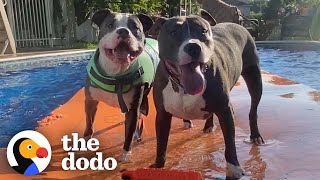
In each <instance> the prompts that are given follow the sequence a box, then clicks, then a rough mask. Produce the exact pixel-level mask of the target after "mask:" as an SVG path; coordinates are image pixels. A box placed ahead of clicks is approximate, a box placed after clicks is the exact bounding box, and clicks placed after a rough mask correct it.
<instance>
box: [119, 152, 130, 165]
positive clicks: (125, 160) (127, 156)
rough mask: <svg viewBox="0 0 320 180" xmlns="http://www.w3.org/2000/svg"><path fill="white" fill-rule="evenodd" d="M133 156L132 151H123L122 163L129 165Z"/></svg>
mask: <svg viewBox="0 0 320 180" xmlns="http://www.w3.org/2000/svg"><path fill="white" fill-rule="evenodd" d="M131 156H132V152H131V151H126V150H123V151H122V155H121V162H122V163H129V162H130V159H131Z"/></svg>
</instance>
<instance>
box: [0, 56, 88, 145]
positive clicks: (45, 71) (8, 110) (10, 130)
mask: <svg viewBox="0 0 320 180" xmlns="http://www.w3.org/2000/svg"><path fill="white" fill-rule="evenodd" d="M54 58H55V57H54ZM87 58H88V54H86V55H81V56H80V55H79V56H78V57H74V56H71V57H62V58H55V59H52V57H51V59H50V60H45V59H41V60H36V61H33V62H30V63H27V62H17V63H10V64H8V63H5V64H1V63H0V147H6V146H7V143H8V142H9V140H10V139H11V137H12V136H13V135H14V134H16V133H17V132H20V131H22V130H26V129H34V128H35V127H36V126H37V121H39V120H41V119H42V118H44V117H45V116H47V115H48V114H50V112H51V111H52V110H54V109H56V108H57V107H58V106H59V105H61V104H64V103H65V102H66V101H67V100H68V99H70V98H71V97H72V96H73V95H74V94H75V93H76V92H77V91H78V90H79V89H80V88H81V87H82V86H83V84H84V80H85V76H86V73H85V66H86V63H87Z"/></svg>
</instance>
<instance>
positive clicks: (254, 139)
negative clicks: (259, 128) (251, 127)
mask: <svg viewBox="0 0 320 180" xmlns="http://www.w3.org/2000/svg"><path fill="white" fill-rule="evenodd" d="M250 141H251V143H253V144H256V145H262V144H264V143H265V142H264V140H263V138H262V136H261V135H260V134H257V135H251V136H250Z"/></svg>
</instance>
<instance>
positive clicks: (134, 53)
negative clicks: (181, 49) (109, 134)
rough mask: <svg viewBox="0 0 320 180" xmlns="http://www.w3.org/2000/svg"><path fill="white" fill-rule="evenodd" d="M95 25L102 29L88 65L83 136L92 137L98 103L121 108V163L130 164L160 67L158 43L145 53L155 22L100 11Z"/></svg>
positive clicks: (138, 16)
mask: <svg viewBox="0 0 320 180" xmlns="http://www.w3.org/2000/svg"><path fill="white" fill-rule="evenodd" d="M92 22H93V23H95V24H96V25H97V26H99V45H98V50H97V51H96V52H95V54H94V55H93V57H92V59H91V60H90V62H89V64H88V66H87V71H88V78H87V82H86V86H85V97H86V98H85V111H86V129H85V132H84V136H85V137H86V136H92V135H93V123H94V120H95V114H96V111H97V105H98V102H99V101H102V102H105V103H106V104H108V105H110V106H113V107H120V108H121V111H122V113H125V142H124V146H123V154H122V161H123V162H128V161H129V159H130V154H131V153H130V152H131V145H132V139H133V136H134V133H135V130H136V127H137V124H138V123H137V121H138V119H139V116H140V112H141V113H143V114H145V115H146V114H147V113H148V101H147V100H148V99H147V95H148V93H149V91H150V88H151V84H152V81H153V78H154V74H155V69H156V67H157V64H153V63H155V62H153V61H152V60H153V58H152V56H153V57H155V59H156V58H158V53H157V51H158V50H157V48H158V47H157V43H154V46H151V45H149V44H148V49H149V51H148V52H146V51H147V43H146V39H145V35H144V30H148V29H150V27H151V26H152V24H153V21H152V20H151V18H150V17H148V16H146V15H143V14H138V15H132V14H124V13H114V12H111V11H110V10H100V11H97V12H96V13H95V14H94V15H93V17H92ZM152 41H154V42H156V41H155V40H152ZM155 49H156V50H155ZM145 75H146V76H145Z"/></svg>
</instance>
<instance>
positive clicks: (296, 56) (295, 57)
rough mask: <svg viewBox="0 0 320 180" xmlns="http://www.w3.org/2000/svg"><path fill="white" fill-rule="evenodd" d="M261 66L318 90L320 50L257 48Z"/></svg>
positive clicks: (319, 87)
mask: <svg viewBox="0 0 320 180" xmlns="http://www.w3.org/2000/svg"><path fill="white" fill-rule="evenodd" d="M259 55H260V60H261V68H262V69H263V70H265V71H268V72H271V73H273V74H277V75H279V76H282V77H285V78H288V79H290V80H293V81H296V82H299V83H301V84H305V85H308V86H310V87H312V88H314V89H317V90H320V51H292V52H290V51H283V50H279V49H278V50H277V49H264V48H259Z"/></svg>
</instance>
